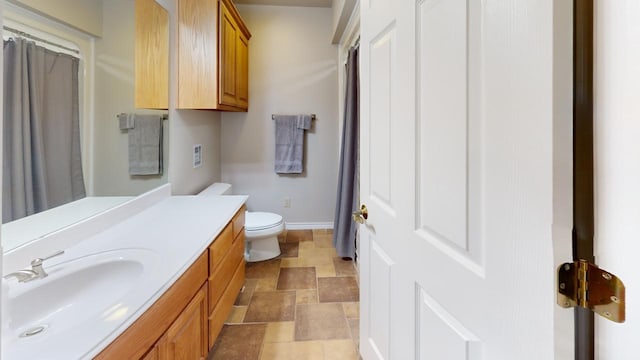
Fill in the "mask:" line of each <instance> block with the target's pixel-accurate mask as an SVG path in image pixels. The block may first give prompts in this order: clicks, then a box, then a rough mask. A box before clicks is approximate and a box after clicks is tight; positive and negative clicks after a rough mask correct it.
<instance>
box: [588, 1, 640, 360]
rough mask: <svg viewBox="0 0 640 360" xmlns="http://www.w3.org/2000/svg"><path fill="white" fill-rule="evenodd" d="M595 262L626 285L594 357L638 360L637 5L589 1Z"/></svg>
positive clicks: (599, 324)
mask: <svg viewBox="0 0 640 360" xmlns="http://www.w3.org/2000/svg"><path fill="white" fill-rule="evenodd" d="M595 4H596V7H595V19H596V20H595V44H596V50H595V62H594V67H595V87H594V88H595V108H596V111H595V119H594V121H595V169H594V170H595V188H596V189H595V203H596V211H595V215H596V216H595V237H596V262H597V264H598V266H599V267H601V268H603V269H606V270H607V271H610V272H612V273H614V274H615V275H617V276H618V277H619V278H620V279H621V280H622V281H623V282H624V283H625V287H626V295H627V296H626V309H627V310H626V315H627V316H626V318H627V319H626V322H625V323H623V324H617V323H613V322H609V321H607V320H604V319H602V318H600V317H598V316H596V337H595V338H596V358H597V359H600V360H609V359H612V360H626V359H638V357H639V356H640V355H638V349H637V347H636V345H637V342H638V335H639V334H640V295H639V294H640V292H639V291H638V288H639V287H640V272H639V271H638V268H637V265H638V263H639V261H638V253H639V252H640V188H639V185H640V21H639V20H638V19H640V2H639V1H637V0H624V1H623V0H620V1H618V0H617V1H608V0H598V1H596V2H595Z"/></svg>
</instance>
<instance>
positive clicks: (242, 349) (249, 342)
mask: <svg viewBox="0 0 640 360" xmlns="http://www.w3.org/2000/svg"><path fill="white" fill-rule="evenodd" d="M266 328H267V326H266V325H265V324H249V325H225V326H224V327H223V328H222V331H221V332H220V335H218V339H216V343H215V345H214V346H213V348H212V349H211V354H210V355H209V359H210V360H257V359H259V355H260V349H261V348H262V342H263V339H264V334H265V332H266Z"/></svg>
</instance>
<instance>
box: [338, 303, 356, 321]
mask: <svg viewBox="0 0 640 360" xmlns="http://www.w3.org/2000/svg"><path fill="white" fill-rule="evenodd" d="M342 309H343V310H344V316H345V317H346V318H347V319H359V318H360V303H359V302H344V303H342Z"/></svg>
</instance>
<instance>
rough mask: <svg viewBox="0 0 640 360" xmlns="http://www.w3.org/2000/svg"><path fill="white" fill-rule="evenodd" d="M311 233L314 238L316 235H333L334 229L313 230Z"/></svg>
mask: <svg viewBox="0 0 640 360" xmlns="http://www.w3.org/2000/svg"><path fill="white" fill-rule="evenodd" d="M311 232H312V233H313V236H314V237H315V236H316V235H333V229H313V230H312V231H311Z"/></svg>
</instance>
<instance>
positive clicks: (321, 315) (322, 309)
mask: <svg viewBox="0 0 640 360" xmlns="http://www.w3.org/2000/svg"><path fill="white" fill-rule="evenodd" d="M295 322H296V331H295V339H296V340H298V341H309V340H336V339H350V338H351V332H350V330H349V324H348V323H347V319H346V318H345V317H344V311H342V306H340V304H335V303H334V304H305V305H297V306H296V317H295Z"/></svg>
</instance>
